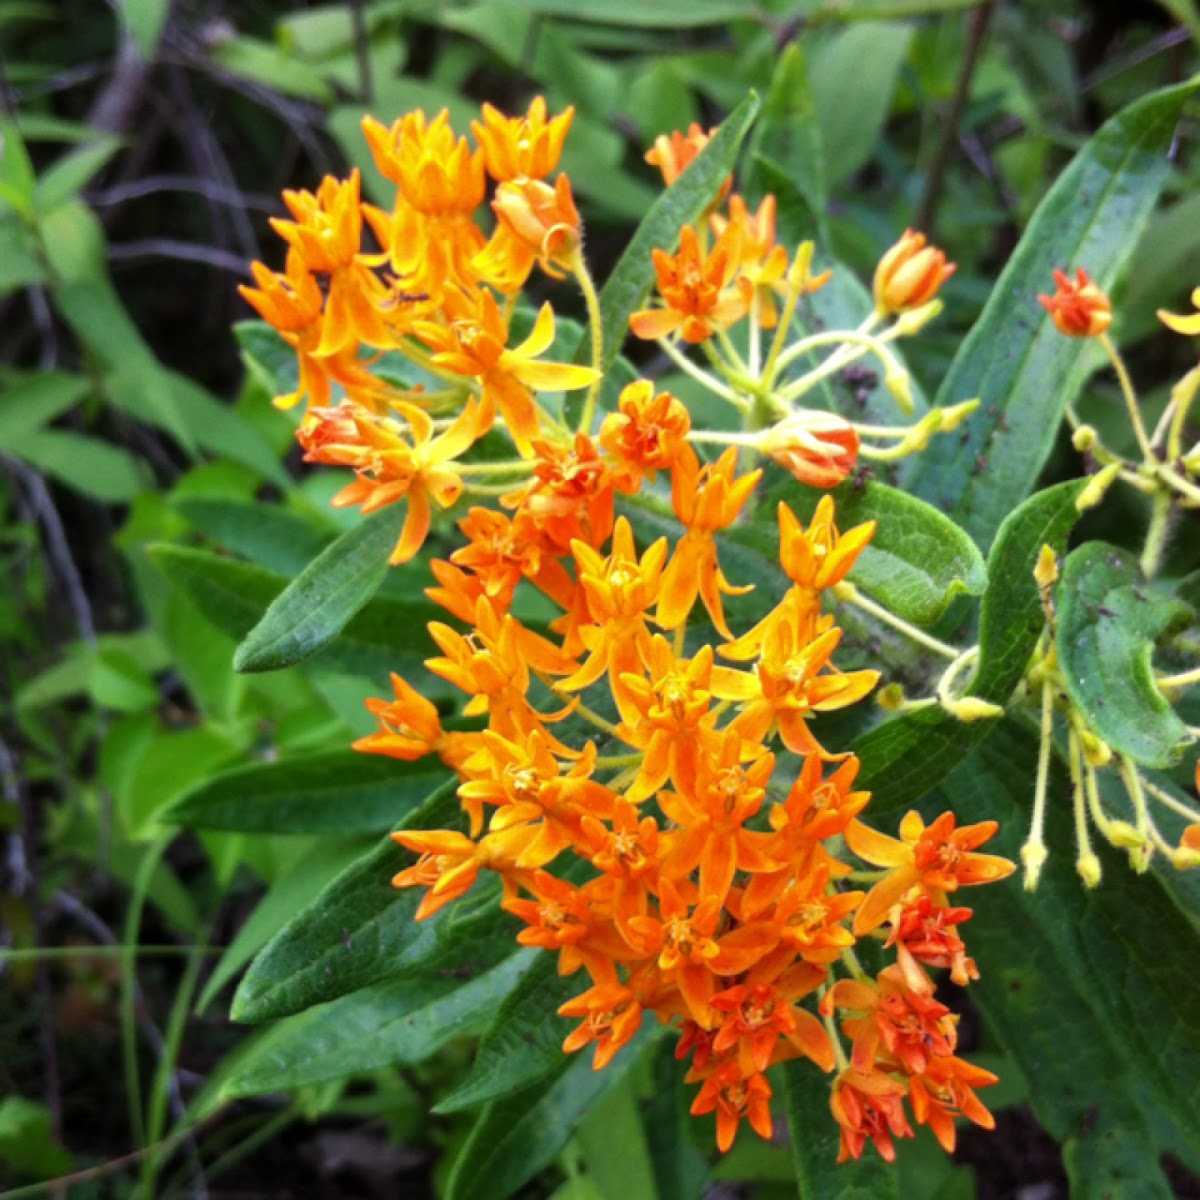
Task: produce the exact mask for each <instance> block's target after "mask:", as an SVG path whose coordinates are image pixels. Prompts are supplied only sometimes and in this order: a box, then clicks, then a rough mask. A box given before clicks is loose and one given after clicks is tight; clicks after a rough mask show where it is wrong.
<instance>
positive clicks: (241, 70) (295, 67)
mask: <svg viewBox="0 0 1200 1200" xmlns="http://www.w3.org/2000/svg"><path fill="white" fill-rule="evenodd" d="M213 59H214V61H215V62H216V63H217V64H218V65H219V66H221V67H224V68H225V70H227V71H232V72H233V73H234V74H235V75H243V76H245V78H247V79H250V80H253V81H254V82H255V83H260V84H263V85H264V86H265V87H268V88H270V89H271V90H272V91H276V92H282V93H283V94H284V95H285V96H299V97H300V99H302V100H315V101H316V102H317V103H318V104H321V105H328V104H330V103H331V102H332V101H333V91H332V89H331V88H330V87H329V85H328V84H327V83H326V82H325V81H324V80H323V79H322V78H321V76H320V75H319V74H317V72H315V71H314V70H313V68H312V64H311V63H307V62H304V61H303V60H302V59H299V58H295V57H293V56H292V55H290V54H288V53H287V52H286V51H285V50H283V49H282V48H281V47H279V46H273V45H272V44H271V43H270V42H263V41H259V40H258V39H257V38H250V37H231V38H229V39H228V40H226V41H222V42H221V43H220V45H219V46H217V48H216V53H215V54H214V55H213Z"/></svg>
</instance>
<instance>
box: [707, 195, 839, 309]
mask: <svg viewBox="0 0 1200 1200" xmlns="http://www.w3.org/2000/svg"><path fill="white" fill-rule="evenodd" d="M775 205H776V201H775V197H774V196H771V195H767V196H764V197H763V199H762V202H761V203H760V204H759V206H758V211H757V212H755V213H751V212H750V210H749V209H748V208H747V207H746V202H745V200H743V199H742V197H741V196H731V197H730V198H729V216H728V217H723V216H721V215H720V214H719V213H714V214H713V215H712V218H711V221H712V228H713V232H714V233H716V234H717V235H718V236H720V235H721V234H722V233H724V232H725V230H726V228H727V227H728V226H730V225H735V226H737V229H738V233H739V235H740V238H741V246H742V261H741V273H742V275H743V277H744V278H746V279H748V280H750V282H751V284H752V285H753V287H754V306H755V310H756V311H757V313H758V322H759V324H760V325H761V326H762V328H763V329H774V328H775V326H776V325H777V324H778V323H779V306H778V304H777V303H776V300H775V295H776V293H777V292H782V291H784V290H786V286H785V278H786V276H787V273H788V254H787V251H786V250H785V249H784V248H783V247H782V246H781V245H779V243H778V242H776V241H775ZM831 275H832V272H830V271H826V272H824V273H823V274H822V275H820V276H818V277H817V278H815V279H813V280H810V281H809V283H808V285H807V286H806V287H805V289H804V290H805V292H815V291H817V289H818V288H821V287H823V286H824V285H825V284H826V283H827V282H828V281H829V279H830V277H831Z"/></svg>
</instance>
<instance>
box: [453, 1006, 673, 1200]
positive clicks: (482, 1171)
mask: <svg viewBox="0 0 1200 1200" xmlns="http://www.w3.org/2000/svg"><path fill="white" fill-rule="evenodd" d="M659 1033H660V1030H659V1029H646V1028H643V1029H642V1030H641V1031H640V1032H639V1033H638V1035H637V1036H636V1037H634V1039H633V1041H632V1042H630V1044H629V1045H628V1046H625V1047H624V1048H623V1049H622V1050H621V1051H620V1053H619V1054H618V1055H617V1057H616V1058H615V1059H614V1060H613V1061H612V1062H611V1063H610V1064H609V1065H608V1066H607V1067H605V1069H604V1070H603V1071H594V1070H592V1064H591V1056H590V1055H589V1054H587V1053H583V1052H581V1053H579V1054H576V1055H573V1056H571V1057H570V1058H568V1057H567V1056H563V1058H562V1059H561V1063H562V1070H561V1073H560V1074H559V1076H558V1078H557V1080H555V1081H554V1082H553V1083H551V1084H547V1083H546V1082H545V1081H543V1082H541V1083H537V1084H534V1085H533V1086H532V1087H530V1088H526V1089H525V1090H524V1091H521V1092H517V1093H516V1094H515V1095H512V1096H509V1097H507V1098H505V1099H503V1100H496V1101H493V1102H492V1103H491V1104H489V1105H488V1106H487V1107H486V1108H484V1110H483V1111H482V1112H481V1113H480V1114H479V1120H478V1121H477V1123H476V1125H475V1127H474V1128H473V1129H472V1130H471V1133H470V1136H469V1137H468V1138H467V1140H466V1143H465V1144H464V1145H463V1148H462V1150H461V1151H460V1153H459V1156H458V1160H457V1161H456V1162H455V1164H454V1171H453V1173H452V1174H451V1176H450V1182H449V1185H448V1187H447V1189H446V1196H447V1200H474V1197H477V1196H487V1197H488V1200H505V1198H506V1197H508V1196H511V1195H512V1194H513V1193H514V1192H515V1191H516V1190H517V1189H518V1188H519V1187H520V1186H521V1185H522V1184H523V1183H526V1182H528V1180H530V1179H532V1178H533V1176H534V1175H536V1174H537V1173H538V1172H539V1171H540V1170H542V1168H543V1167H545V1166H548V1165H549V1164H550V1163H551V1162H552V1161H553V1159H554V1157H555V1155H557V1154H558V1152H559V1151H560V1150H561V1149H562V1147H563V1146H564V1145H565V1144H566V1141H567V1139H568V1138H569V1137H570V1136H571V1134H572V1132H574V1129H575V1126H576V1125H577V1124H578V1123H579V1121H580V1120H581V1119H582V1118H583V1116H584V1114H585V1113H586V1112H587V1111H588V1110H589V1109H590V1108H591V1107H592V1105H594V1104H595V1103H596V1101H597V1100H599V1099H600V1097H601V1096H604V1095H605V1094H607V1093H608V1092H609V1091H610V1090H611V1089H612V1088H615V1087H617V1086H618V1085H619V1084H620V1083H621V1080H622V1079H623V1078H624V1076H625V1074H626V1072H628V1071H629V1069H630V1068H631V1067H632V1066H633V1064H634V1062H635V1061H636V1060H637V1059H638V1057H639V1055H640V1052H641V1051H643V1050H645V1049H646V1047H647V1045H650V1044H653V1042H654V1041H655V1039H656V1037H657V1036H658V1035H659ZM614 1152H619V1151H617V1150H615V1149H614Z"/></svg>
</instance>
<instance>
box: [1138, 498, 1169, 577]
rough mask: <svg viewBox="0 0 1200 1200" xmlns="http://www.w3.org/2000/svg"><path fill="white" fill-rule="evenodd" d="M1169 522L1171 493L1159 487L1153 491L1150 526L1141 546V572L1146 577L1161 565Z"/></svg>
mask: <svg viewBox="0 0 1200 1200" xmlns="http://www.w3.org/2000/svg"><path fill="white" fill-rule="evenodd" d="M1170 523H1171V493H1170V492H1168V491H1164V490H1161V489H1160V490H1159V491H1156V492H1155V493H1154V499H1153V501H1152V506H1151V509H1150V528H1149V529H1148V530H1147V531H1146V544H1145V546H1144V547H1143V548H1142V574H1143V575H1145V576H1146V578H1147V579H1153V578H1154V576H1155V575H1157V574H1158V568H1159V567H1160V566H1161V565H1162V556H1163V551H1164V550H1165V549H1166V545H1167V530H1168V529H1169V527H1170Z"/></svg>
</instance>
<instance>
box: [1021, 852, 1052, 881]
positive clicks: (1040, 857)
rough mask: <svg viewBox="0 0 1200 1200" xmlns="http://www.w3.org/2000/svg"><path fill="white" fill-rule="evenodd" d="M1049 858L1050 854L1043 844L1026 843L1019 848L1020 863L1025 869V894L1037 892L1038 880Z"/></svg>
mask: <svg viewBox="0 0 1200 1200" xmlns="http://www.w3.org/2000/svg"><path fill="white" fill-rule="evenodd" d="M1049 857H1050V853H1049V851H1048V850H1047V849H1046V844H1045V842H1042V841H1036V842H1026V843H1025V845H1024V846H1022V847H1021V863H1022V865H1023V866H1024V867H1025V890H1026V891H1027V892H1036V891H1037V885H1038V878H1039V876H1040V875H1041V873H1042V868H1043V867H1044V866H1045V865H1046V859H1048V858H1049Z"/></svg>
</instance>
